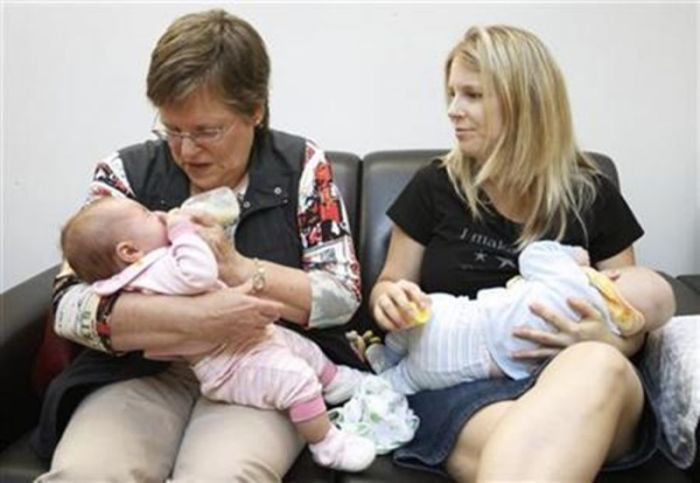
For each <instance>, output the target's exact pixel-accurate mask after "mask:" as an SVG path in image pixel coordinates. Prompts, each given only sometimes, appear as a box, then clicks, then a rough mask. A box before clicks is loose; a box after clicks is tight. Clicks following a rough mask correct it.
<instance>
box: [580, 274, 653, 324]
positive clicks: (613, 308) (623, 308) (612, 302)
mask: <svg viewBox="0 0 700 483" xmlns="http://www.w3.org/2000/svg"><path fill="white" fill-rule="evenodd" d="M581 268H582V269H583V271H584V272H585V273H586V275H587V276H588V280H589V281H590V282H591V285H593V286H594V287H595V288H596V289H598V291H599V292H600V294H601V295H602V296H603V299H604V300H605V303H606V304H607V306H608V310H610V318H611V319H612V321H613V323H614V324H615V325H616V326H617V327H618V328H619V329H620V333H621V334H622V335H633V334H636V333H637V332H639V331H640V330H641V329H642V328H643V327H644V315H643V314H642V313H641V312H640V311H639V310H637V309H635V308H634V307H632V305H630V303H629V302H628V301H627V300H625V298H624V297H623V296H622V294H621V293H620V291H619V290H618V288H617V286H616V285H615V282H613V281H612V280H610V278H609V277H608V276H606V275H604V274H602V273H600V272H599V271H597V270H594V269H592V268H590V267H581Z"/></svg>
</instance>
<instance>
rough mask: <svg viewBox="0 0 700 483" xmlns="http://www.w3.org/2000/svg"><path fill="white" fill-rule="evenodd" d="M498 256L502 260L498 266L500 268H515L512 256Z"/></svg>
mask: <svg viewBox="0 0 700 483" xmlns="http://www.w3.org/2000/svg"><path fill="white" fill-rule="evenodd" d="M496 258H497V259H498V260H499V261H500V262H501V264H500V265H499V266H498V268H506V267H510V268H515V263H513V260H511V259H510V258H505V257H499V256H496Z"/></svg>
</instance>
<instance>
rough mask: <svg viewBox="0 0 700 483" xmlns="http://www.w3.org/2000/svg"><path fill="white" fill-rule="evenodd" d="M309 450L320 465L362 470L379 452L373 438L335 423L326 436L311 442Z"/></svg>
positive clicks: (343, 469)
mask: <svg viewBox="0 0 700 483" xmlns="http://www.w3.org/2000/svg"><path fill="white" fill-rule="evenodd" d="M309 450H310V451H311V456H312V458H313V460H314V461H315V462H316V463H318V464H319V465H321V466H325V467H327V468H333V469H336V470H341V471H362V470H364V469H365V468H367V467H368V466H369V465H371V464H372V461H374V457H375V456H376V453H377V451H376V448H375V446H374V443H373V442H372V441H371V440H369V439H367V438H363V437H362V436H358V435H356V434H352V433H349V432H347V431H342V430H340V429H338V428H336V427H335V426H333V425H331V429H330V430H328V433H327V434H326V437H325V438H323V439H322V440H321V441H319V442H318V443H314V444H309Z"/></svg>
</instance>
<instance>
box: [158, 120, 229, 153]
mask: <svg viewBox="0 0 700 483" xmlns="http://www.w3.org/2000/svg"><path fill="white" fill-rule="evenodd" d="M155 122H158V118H157V117H156V121H155ZM234 124H235V123H231V124H229V125H228V127H212V128H207V129H202V130H200V131H195V132H190V133H188V132H178V131H172V130H170V129H168V128H167V127H154V128H153V129H151V132H152V133H153V134H155V135H156V136H157V137H158V138H159V139H162V140H163V141H166V142H167V143H168V144H170V145H171V146H179V145H181V144H182V141H183V140H184V139H189V140H190V141H192V142H193V143H194V144H196V145H197V146H200V147H207V146H211V145H213V144H216V143H218V142H219V141H221V139H222V138H223V137H224V134H226V133H227V132H228V131H230V130H231V128H232V127H233V125H234Z"/></svg>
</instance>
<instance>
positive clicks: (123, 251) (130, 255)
mask: <svg viewBox="0 0 700 483" xmlns="http://www.w3.org/2000/svg"><path fill="white" fill-rule="evenodd" d="M114 251H115V252H116V255H117V258H119V260H121V261H122V262H126V263H129V264H131V263H134V262H136V261H138V260H140V259H141V257H143V252H142V251H141V250H139V248H138V247H137V246H136V245H135V244H134V242H133V241H131V240H126V241H122V242H119V243H117V246H116V247H115V249H114Z"/></svg>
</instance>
